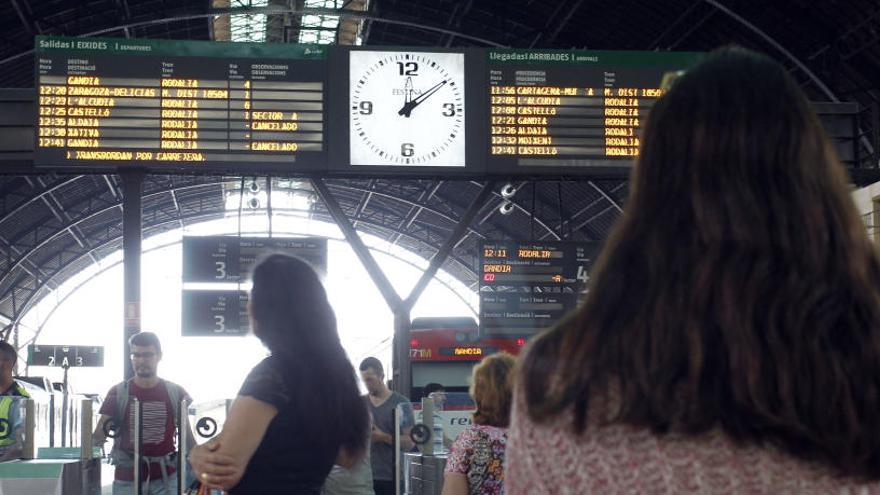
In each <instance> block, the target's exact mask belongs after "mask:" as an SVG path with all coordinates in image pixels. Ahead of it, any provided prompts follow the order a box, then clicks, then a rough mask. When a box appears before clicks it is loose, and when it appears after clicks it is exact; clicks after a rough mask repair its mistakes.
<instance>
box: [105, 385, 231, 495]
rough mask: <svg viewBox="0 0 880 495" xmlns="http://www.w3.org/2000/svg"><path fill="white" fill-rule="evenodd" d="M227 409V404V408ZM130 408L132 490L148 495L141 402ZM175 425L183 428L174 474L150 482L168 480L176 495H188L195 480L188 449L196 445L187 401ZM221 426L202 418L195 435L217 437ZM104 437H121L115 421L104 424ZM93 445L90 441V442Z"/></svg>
mask: <svg viewBox="0 0 880 495" xmlns="http://www.w3.org/2000/svg"><path fill="white" fill-rule="evenodd" d="M227 405H228V404H227ZM131 408H132V419H133V420H134V425H135V427H134V428H133V429H132V433H133V438H132V446H133V447H134V452H133V468H134V476H133V483H132V485H133V487H134V494H135V495H143V494H144V493H147V490H145V486H146V485H145V483H146V482H147V481H148V479H147V476H146V474H147V473H145V472H144V471H145V469H144V466H145V465H148V463H147V459H146V458H145V456H144V455H143V454H142V449H143V427H144V425H143V405H142V404H141V401H139V400H138V399H137V398H132V400H131ZM176 424H178V425H180V426H179V427H178V428H177V446H178V453H177V456H176V457H175V458H174V463H173V467H174V469H175V472H174V473H173V474H169V475H168V476H167V477H163V478H158V479H152V480H149V482H150V483H165V481H166V479H168V480H171V479H173V481H175V485H176V486H177V489H176V493H177V494H179V495H184V494H185V493H187V492H188V490H189V488H190V486H191V485H192V484H193V480H194V477H193V475H192V473H191V472H190V467H189V464H188V463H187V461H186V459H187V457H188V454H189V449H190V448H191V447H192V446H193V445H194V444H195V439H194V438H191V435H190V428H189V403H188V402H187V401H186V400H181V401H180V407H178V417H177V421H176ZM218 430H219V426H218V424H217V421H216V420H214V419H213V418H211V417H209V416H203V417H201V418H199V420H198V421H197V422H196V424H195V431H196V434H197V435H199V436H200V437H202V438H204V439H207V438H211V437H213V436H215V435H216V434H217V433H218ZM104 433H105V435H106V436H107V437H108V438H116V436H117V435H118V434H119V432H118V428H117V426H116V425H114V424H113V422H112V420H111V421H108V422H106V423H105V424H104ZM89 440H90V441H91V438H90V439H89ZM220 493H222V492H219V491H216V490H214V491H212V494H220Z"/></svg>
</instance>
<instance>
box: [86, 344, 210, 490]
mask: <svg viewBox="0 0 880 495" xmlns="http://www.w3.org/2000/svg"><path fill="white" fill-rule="evenodd" d="M129 345H130V347H131V364H132V367H133V368H134V372H135V376H134V378H132V379H130V380H128V381H124V382H122V383H119V384H117V385H115V386H114V387H113V388H111V389H110V391H109V392H108V393H107V397H106V399H105V400H104V403H103V404H102V405H101V410H100V414H101V418H100V419H99V421H98V426H97V428H95V433H94V440H95V445H103V444H104V441H105V440H106V438H105V437H106V434H105V431H104V426H105V423H106V422H107V421H112V425H113V428H112V429H113V430H115V432H116V438H114V440H113V450H112V451H111V452H110V457H111V461H112V463H113V464H114V465H115V466H116V475H115V477H114V481H113V495H130V494H133V493H135V487H134V446H133V438H134V427H133V424H132V423H133V419H134V412H133V409H132V404H133V400H134V399H138V400H139V401H140V403H141V419H142V425H143V426H142V434H141V440H142V444H141V459H142V461H141V470H140V473H141V483H142V486H143V493H144V494H150V495H160V494H161V495H176V494H177V493H178V489H177V474H176V473H177V469H176V465H177V458H176V456H177V447H176V446H175V439H176V437H177V429H178V427H179V426H180V425H178V421H179V419H178V417H179V416H178V414H179V411H180V401H181V399H186V400H187V402H189V401H190V397H189V394H187V393H186V391H185V390H184V389H183V387H181V386H180V385H177V384H175V383H172V382H169V381H167V380H163V379H161V378H159V375H158V374H157V368H158V365H159V361H160V360H161V359H162V346H161V344H160V343H159V338H158V337H157V336H156V334H154V333H152V332H141V333H137V334H135V335H132V337H131V338H130V339H129ZM184 427H185V428H189V426H188V425H184ZM189 438H190V439H192V438H193V437H192V435H191V434H190V435H189Z"/></svg>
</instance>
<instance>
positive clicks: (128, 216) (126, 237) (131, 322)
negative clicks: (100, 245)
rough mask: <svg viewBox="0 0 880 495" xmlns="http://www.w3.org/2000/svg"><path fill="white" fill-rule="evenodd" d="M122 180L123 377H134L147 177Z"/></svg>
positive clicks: (132, 173)
mask: <svg viewBox="0 0 880 495" xmlns="http://www.w3.org/2000/svg"><path fill="white" fill-rule="evenodd" d="M120 175H121V177H122V257H123V259H122V266H123V286H124V293H123V307H124V310H123V311H124V314H123V336H122V338H123V343H122V349H123V357H122V362H123V377H124V379H125V380H128V379H129V378H131V377H133V376H134V370H133V369H132V367H131V360H130V359H129V358H128V355H129V354H130V352H131V349H129V345H128V339H129V338H130V337H131V336H132V335H134V334H136V333H138V332H140V331H141V236H142V230H141V222H142V216H141V210H142V203H141V195H142V194H143V191H144V174H143V172H140V171H129V172H124V173H122V174H120Z"/></svg>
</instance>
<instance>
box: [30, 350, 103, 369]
mask: <svg viewBox="0 0 880 495" xmlns="http://www.w3.org/2000/svg"><path fill="white" fill-rule="evenodd" d="M27 364H28V366H58V367H59V368H73V367H100V366H104V348H103V347H101V346H83V345H37V344H31V345H29V346H28V357H27Z"/></svg>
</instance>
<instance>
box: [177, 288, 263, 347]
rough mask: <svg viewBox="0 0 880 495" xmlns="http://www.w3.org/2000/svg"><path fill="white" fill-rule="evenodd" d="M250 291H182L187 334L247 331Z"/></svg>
mask: <svg viewBox="0 0 880 495" xmlns="http://www.w3.org/2000/svg"><path fill="white" fill-rule="evenodd" d="M247 300H248V295H247V292H245V291H238V290H187V289H184V290H183V292H182V295H181V316H182V318H181V331H182V335H183V336H184V337H192V336H202V337H204V336H228V335H245V334H247V333H248V329H249V328H250V321H249V320H248V315H247Z"/></svg>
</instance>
